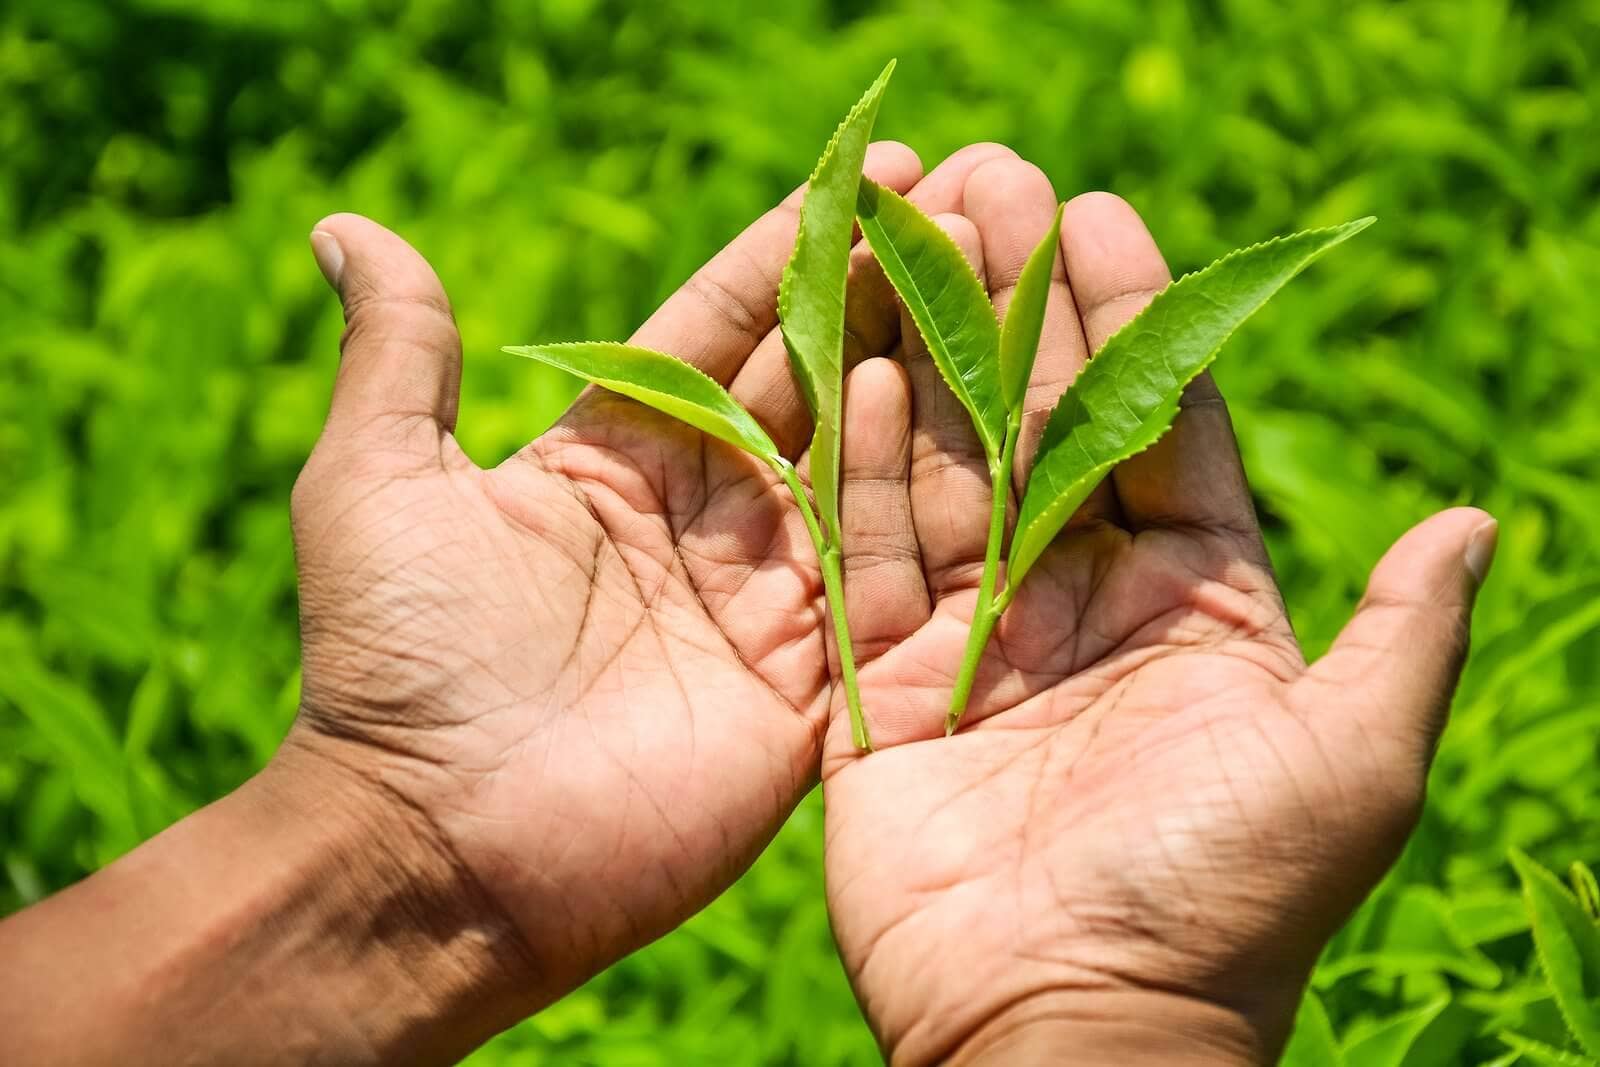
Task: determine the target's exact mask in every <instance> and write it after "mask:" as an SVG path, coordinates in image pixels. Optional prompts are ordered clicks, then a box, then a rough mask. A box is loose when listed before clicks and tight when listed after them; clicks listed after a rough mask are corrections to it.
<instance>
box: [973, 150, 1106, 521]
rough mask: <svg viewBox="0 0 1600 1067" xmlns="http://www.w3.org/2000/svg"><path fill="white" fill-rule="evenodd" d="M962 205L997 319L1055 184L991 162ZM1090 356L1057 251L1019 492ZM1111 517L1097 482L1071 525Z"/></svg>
mask: <svg viewBox="0 0 1600 1067" xmlns="http://www.w3.org/2000/svg"><path fill="white" fill-rule="evenodd" d="M963 203H964V204H965V214H966V216H967V217H968V218H970V219H971V220H972V222H973V224H974V225H975V226H977V228H978V233H979V234H980V235H981V236H982V238H983V262H984V269H985V270H986V271H987V272H988V279H989V294H990V297H991V299H993V301H994V304H995V310H996V311H997V313H999V314H1000V315H1001V316H1002V317H1003V316H1004V314H1005V312H1006V310H1007V309H1008V308H1009V307H1010V306H1011V296H1012V293H1013V292H1014V291H1015V289H1016V286H1017V280H1018V279H1019V278H1020V277H1021V276H1022V268H1023V267H1024V266H1026V265H1027V262H1028V257H1029V256H1030V255H1031V254H1032V253H1033V250H1034V248H1035V247H1037V246H1038V244H1039V241H1040V240H1041V239H1042V238H1043V237H1044V236H1045V234H1047V233H1048V232H1049V231H1050V228H1051V226H1052V225H1053V224H1054V222H1055V215H1056V194H1055V189H1054V188H1053V187H1052V186H1051V184H1050V179H1049V178H1048V177H1046V176H1045V173H1044V171H1042V170H1040V169H1039V168H1038V167H1036V166H1034V165H1033V164H1032V163H1029V162H1027V161H1025V160H1021V159H997V160H993V161H991V162H989V163H986V164H985V165H984V166H982V167H980V168H979V169H978V170H976V171H974V172H973V174H972V176H971V177H970V178H968V179H967V185H966V189H965V190H964V191H963ZM1088 359H1089V348H1088V345H1087V344H1086V343H1085V341H1084V336H1083V329H1082V327H1081V326H1080V325H1079V322H1078V309H1077V306H1076V304H1075V302H1074V299H1073V292H1072V289H1071V288H1070V287H1069V286H1068V284H1067V272H1066V267H1065V265H1064V264H1063V263H1062V261H1061V259H1060V257H1059V256H1058V257H1057V259H1056V262H1055V263H1054V264H1053V265H1052V266H1051V271H1050V291H1049V293H1048V294H1047V295H1046V297H1045V317H1044V327H1043V329H1042V330H1041V332H1040V334H1039V350H1038V356H1037V358H1036V359H1035V360H1034V364H1033V374H1032V376H1031V377H1030V378H1029V381H1028V396H1027V400H1026V403H1027V408H1026V412H1025V414H1024V417H1023V423H1022V432H1021V435H1020V436H1019V437H1018V440H1017V462H1016V465H1015V468H1014V470H1013V471H1012V479H1013V484H1015V485H1016V486H1017V488H1018V489H1019V490H1020V489H1021V487H1022V486H1023V485H1024V484H1025V483H1026V479H1027V472H1028V470H1029V468H1030V467H1032V465H1033V457H1034V454H1035V453H1036V452H1037V451H1038V447H1039V436H1040V434H1042V433H1043V432H1044V424H1045V422H1046V421H1047V420H1048V419H1049V418H1050V411H1051V409H1053V408H1054V407H1055V406H1056V402H1057V401H1058V400H1060V399H1061V394H1062V393H1064V392H1066V389H1067V386H1068V385H1070V384H1071V383H1072V380H1073V379H1074V378H1076V377H1077V376H1078V372H1079V371H1081V370H1082V369H1083V365H1084V364H1085V363H1086V362H1087V361H1088ZM1117 517H1118V511H1117V505H1116V496H1115V494H1114V493H1113V491H1112V489H1111V487H1110V486H1109V485H1106V484H1103V483H1102V484H1101V485H1100V486H1098V487H1097V488H1096V489H1095V491H1094V492H1093V493H1092V494H1090V496H1089V499H1088V500H1086V501H1084V503H1083V505H1082V506H1081V507H1080V508H1079V509H1078V513H1077V515H1076V516H1074V522H1077V523H1082V522H1090V521H1095V520H1111V521H1115V520H1116V519H1117Z"/></svg>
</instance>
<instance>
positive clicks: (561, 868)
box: [294, 145, 920, 996]
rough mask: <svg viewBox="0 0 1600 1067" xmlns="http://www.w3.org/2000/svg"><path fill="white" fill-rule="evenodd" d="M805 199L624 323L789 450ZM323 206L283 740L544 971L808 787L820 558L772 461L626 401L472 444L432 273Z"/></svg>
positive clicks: (377, 234)
mask: <svg viewBox="0 0 1600 1067" xmlns="http://www.w3.org/2000/svg"><path fill="white" fill-rule="evenodd" d="M868 169H869V170H871V171H873V172H874V173H875V175H876V177H877V178H878V179H879V180H881V181H885V182H887V183H889V184H890V185H892V186H894V187H896V188H899V189H901V190H907V189H909V187H910V186H911V185H913V184H914V183H915V181H916V179H917V177H918V176H919V174H920V166H919V165H918V164H917V161H916V158H915V156H913V155H911V154H910V153H909V151H907V150H905V149H903V148H901V147H899V146H893V145H887V146H877V147H876V149H875V150H874V152H873V153H871V154H870V156H869V161H868ZM797 207H798V196H796V197H791V198H790V199H789V200H788V201H786V202H785V203H784V204H783V205H780V206H779V207H778V208H776V209H774V210H773V211H772V212H769V213H768V214H767V215H766V216H763V217H762V218H761V219H760V220H758V221H757V222H756V223H755V224H753V225H752V226H751V227H750V228H749V229H747V230H746V231H745V233H744V234H742V235H741V236H740V237H739V238H738V239H737V240H736V241H735V242H734V243H733V244H732V245H730V246H729V247H728V248H727V249H725V250H724V251H723V252H722V253H721V254H720V255H719V256H717V257H716V258H714V259H713V260H712V261H711V262H710V263H709V264H707V266H706V267H705V268H703V269H702V270H701V271H700V272H699V273H697V274H696V276H695V277H694V278H693V279H691V280H690V282H689V283H688V284H687V285H685V287H684V288H683V289H682V290H680V291H679V292H678V293H677V294H676V295H674V296H673V297H672V298H671V299H669V300H668V301H667V303H666V304H664V305H663V306H662V308H660V309H659V310H658V311H657V312H656V314H655V315H653V316H652V317H651V318H650V320H649V321H648V322H646V323H645V324H644V326H642V327H641V329H640V330H639V332H638V333H637V334H636V335H635V337H634V339H633V340H634V343H636V344H640V345H644V346H646V347H650V348H656V349H660V350H663V351H667V352H672V353H674V354H677V355H680V356H682V357H683V358H685V359H687V360H689V361H690V362H692V363H694V364H696V365H697V366H698V367H700V369H701V370H703V371H705V372H706V373H707V374H709V375H711V376H713V377H715V378H718V379H719V380H721V381H722V382H724V383H725V384H727V385H728V386H729V388H730V389H731V390H732V392H733V393H734V395H735V396H736V397H738V398H740V399H741V400H742V401H743V402H744V403H745V404H746V405H747V406H748V407H749V408H750V410H751V411H752V413H753V414H754V415H756V417H757V418H759V419H761V420H762V421H763V422H764V423H766V424H767V426H768V428H769V430H770V431H771V432H772V434H773V437H774V439H775V440H777V441H778V442H779V443H780V445H781V446H782V447H784V448H785V449H786V452H787V454H788V455H789V456H790V457H791V458H794V457H795V455H796V454H797V453H798V452H799V451H800V446H801V445H803V443H804V434H805V428H806V423H807V416H806V413H805V408H804V403H803V401H802V400H801V398H800V396H799V394H798V393H797V392H796V391H795V389H794V386H793V383H792V380H791V378H790V372H789V369H788V365H787V358H786V356H785V354H784V349H783V344H782V340H781V338H780V336H779V335H778V333H777V331H776V329H774V327H775V326H776V321H775V318H776V311H775V307H776V285H777V277H778V272H779V269H780V268H781V266H782V263H783V261H784V259H785V258H787V255H788V253H789V250H790V248H791V247H792V245H793V241H794V227H795V217H796V210H797ZM322 226H323V228H324V232H326V233H328V234H329V235H330V237H329V238H328V239H329V240H335V241H336V244H337V246H338V254H339V260H338V261H339V262H340V263H341V264H342V266H340V267H335V268H333V271H332V273H333V275H334V281H335V284H336V286H337V288H339V290H340V293H341V296H342V298H343V300H344V304H345V313H346V318H347V321H348V323H349V328H348V330H347V332H346V339H345V346H344V359H343V361H342V363H341V368H340V376H339V379H338V381H337V382H336V384H335V389H334V398H333V407H332V411H331V413H330V416H329V420H328V426H327V429H326V431H325V433H324V436H323V439H322V441H321V442H320V443H319V445H318V447H317V449H316V452H315V453H314V454H313V456H312V458H311V460H310V461H309V462H308V464H307V467H306V471H305V472H304V474H303V475H302V477H301V480H300V483H299V484H298V485H297V488H296V499H295V508H294V512H295V527H296V530H295V532H296V545H297V553H298V556H299V565H300V572H301V608H302V610H301V616H302V625H303V629H304V673H305V676H304V687H303V700H302V714H301V719H300V722H299V724H298V727H297V733H296V737H298V738H299V739H300V740H302V741H305V742H307V743H308V744H310V745H313V746H315V747H317V748H318V749H321V750H324V751H329V750H331V751H333V752H335V753H336V754H337V755H338V756H339V757H340V758H343V759H347V760H348V761H350V762H351V763H353V764H354V765H356V766H357V767H359V769H360V770H361V771H362V773H364V774H366V775H368V776H376V777H378V778H379V779H380V780H381V781H382V783H383V785H384V786H385V787H386V788H387V789H388V790H390V791H392V792H396V793H398V794H399V795H400V796H401V797H402V798H403V799H404V801H405V802H406V803H407V804H409V805H410V806H412V807H413V808H416V809H417V810H419V811H420V812H422V813H423V814H424V815H425V816H426V817H427V818H428V819H430V820H431V821H432V823H433V824H434V825H435V826H436V827H437V829H438V831H439V835H440V837H441V838H442V840H443V843H444V844H445V845H446V846H447V847H448V849H449V850H450V852H451V853H452V854H453V855H454V857H455V858H456V859H457V860H458V861H459V863H460V864H461V865H462V866H463V867H464V868H465V869H466V870H467V871H468V872H470V874H471V875H472V876H473V878H474V880H475V881H476V882H477V883H478V884H479V885H480V886H481V888H482V889H483V890H484V891H485V892H486V893H487V895H488V896H489V897H490V898H491V899H492V901H493V902H494V903H495V904H496V905H498V907H499V909H500V910H501V911H502V912H503V913H504V914H505V915H506V916H508V917H509V919H510V920H511V922H512V923H513V924H514V925H515V927H516V928H517V930H518V931H519V932H520V933H521V934H522V935H523V939H524V940H525V941H526V943H527V944H528V945H529V946H530V947H531V948H532V949H533V950H534V951H535V952H536V953H537V955H538V967H539V970H540V976H541V989H540V991H539V992H540V993H541V994H542V995H545V996H548V995H553V994H554V993H557V992H560V991H563V990H565V989H567V988H571V986H573V985H574V984H576V983H577V982H578V981H581V980H582V979H583V978H585V977H587V976H588V975H589V974H591V973H593V972H594V971H595V970H598V969H599V968H600V967H602V966H604V965H605V964H607V963H609V962H611V961H612V960H613V959H615V958H617V957H618V956H620V955H622V954H624V953H625V952H627V951H629V950H631V949H633V948H635V947H638V946H639V945H640V944H643V943H644V942H645V941H648V940H649V939H651V938H653V937H655V936H657V935H659V934H661V933H663V932H665V931H666V930H667V929H669V928H671V926H673V925H674V924H676V923H677V922H679V921H681V920H682V919H684V918H686V917H687V916H688V915H689V914H691V913H692V912H693V910H694V909H696V908H698V907H699V906H701V905H703V904H704V903H706V902H707V901H709V900H710V899H711V898H712V897H713V896H714V895H715V894H716V893H717V892H719V891H721V889H722V888H724V887H725V886H726V885H727V884H728V883H729V882H730V881H732V879H733V878H734V877H735V876H736V875H737V874H738V873H739V872H740V871H741V870H743V868H744V867H745V866H746V865H748V864H749V862H750V861H751V860H752V859H753V858H754V857H755V855H756V854H757V853H758V852H759V851H760V849H761V848H762V847H763V846H764V845H765V844H766V842H767V841H768V840H769V839H770V838H771V836H772V835H773V834H774V833H775V832H776V831H777V829H778V827H779V826H780V825H781V824H782V821H783V819H784V817H785V816H786V815H787V813H788V812H789V810H790V809H791V808H792V807H793V806H794V805H795V804H796V803H797V802H798V801H799V799H800V798H801V796H803V794H804V793H805V791H806V790H807V789H808V788H810V786H811V784H812V782H813V781H814V780H815V777H816V768H817V764H818V760H819V756H820V750H821V739H822V734H823V728H824V725H825V723H826V719H827V693H828V691H829V676H828V660H827V646H826V644H825V640H824V637H823V619H824V612H823V609H822V602H821V582H820V574H819V570H818V566H817V563H816V560H815V556H814V553H813V551H812V549H811V545H810V542H809V539H808V538H807V536H806V532H805V528H804V524H803V520H802V519H801V517H800V514H799V512H798V510H797V509H796V508H795V507H794V506H793V503H792V502H791V501H789V500H788V499H787V497H786V494H785V492H784V490H783V489H782V488H781V487H780V486H776V485H775V482H776V479H775V478H774V477H773V476H772V475H771V474H770V472H769V471H768V470H767V469H766V468H765V467H764V466H763V465H761V464H760V463H759V462H757V461H756V460H754V459H752V458H751V457H748V456H745V455H743V454H741V453H738V452H737V451H736V450H734V449H733V448H731V447H729V446H725V445H722V444H720V443H718V442H713V441H708V440H707V439H705V438H704V437H703V436H702V435H700V434H698V433H697V432H695V431H692V430H690V429H688V428H687V427H685V426H683V425H681V424H679V423H677V422H675V421H673V420H671V419H669V418H666V417H664V416H660V415H657V414H655V413H653V412H651V411H649V410H648V409H646V408H644V407H642V406H640V405H638V404H635V403H633V402H631V401H627V400H624V399H622V398H619V397H616V396H614V395H610V394H605V393H601V392H597V391H591V392H590V393H589V394H587V395H586V396H585V397H584V398H582V399H581V400H580V401H579V402H578V404H577V405H575V406H574V408H573V409H572V410H571V411H569V412H568V413H567V415H566V416H565V417H564V418H563V419H562V420H561V421H560V422H559V423H557V425H556V426H555V427H554V428H553V429H551V430H550V431H549V432H548V433H546V434H545V435H543V436H542V437H540V438H539V439H538V440H537V441H535V442H533V443H532V444H531V445H529V446H528V447H527V448H525V449H523V450H522V451H521V452H519V453H518V454H517V455H515V456H513V457H511V458H510V459H508V460H507V461H506V462H504V463H503V464H501V465H500V466H498V467H496V468H494V469H492V470H482V469H480V468H478V467H477V466H476V465H475V464H474V463H473V462H472V461H471V460H470V459H469V458H468V457H467V456H466V455H465V454H463V453H462V451H461V450H460V448H459V447H458V446H457V444H456V441H455V438H454V436H453V432H452V431H453V426H454V420H455V415H456V393H457V387H458V381H457V375H458V366H459V364H458V361H459V356H460V342H459V338H458V337H457V335H456V331H455V326H454V323H453V321H451V318H450V314H449V309H448V305H447V304H446V302H445V297H444V294H443V292H442V289H441V287H440V285H439V282H438V279H437V278H436V277H435V276H434V274H433V272H432V271H431V270H430V269H429V268H428V266H427V264H426V263H424V262H423V261H422V260H421V258H420V257H418V256H417V255H416V253H415V252H414V251H412V250H411V249H410V248H409V247H407V246H406V245H405V244H404V243H403V242H401V241H400V240H399V239H398V238H396V237H395V236H394V235H392V234H389V233H387V232H385V231H383V230H381V229H379V228H378V227H376V226H374V225H373V224H371V223H369V222H366V221H365V220H361V219H354V218H349V217H335V218H333V219H330V220H327V221H325V222H324V223H323V224H322ZM322 247H323V246H319V248H322ZM324 250H325V249H324ZM346 261H347V262H346ZM885 311H886V312H887V314H886V317H887V322H886V323H885V324H884V325H882V326H881V327H877V326H875V325H874V322H873V319H874V318H875V317H877V316H880V315H884V314H885ZM851 312H852V323H853V326H854V328H855V332H856V334H857V335H858V336H872V335H875V334H876V335H888V336H892V335H893V333H894V320H893V311H892V308H888V309H885V308H883V307H879V306H876V305H874V306H858V307H854V308H852V309H851ZM574 887H581V888H578V889H577V892H578V893H579V894H580V895H581V899H578V898H574V896H573V893H574ZM580 905H581V906H580Z"/></svg>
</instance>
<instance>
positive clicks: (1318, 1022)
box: [1278, 990, 1345, 1067]
mask: <svg viewBox="0 0 1600 1067" xmlns="http://www.w3.org/2000/svg"><path fill="white" fill-rule="evenodd" d="M1278 1062H1279V1064H1280V1067H1345V1060H1344V1053H1343V1052H1342V1051H1341V1050H1340V1048H1339V1039H1338V1037H1337V1035H1335V1034H1334V1032H1333V1023H1331V1022H1330V1021H1329V1020H1328V1009H1327V1008H1325V1007H1323V1006H1322V998H1321V997H1319V996H1317V995H1316V994H1315V993H1313V992H1311V991H1310V990H1307V991H1306V994H1305V996H1303V997H1301V998H1300V1010H1299V1012H1298V1013H1297V1014H1296V1015H1295V1020H1294V1030H1293V1031H1292V1032H1291V1033H1290V1035H1289V1043H1288V1044H1287V1045H1285V1046H1284V1049H1283V1056H1282V1057H1281V1058H1280V1059H1279V1061H1278Z"/></svg>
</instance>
